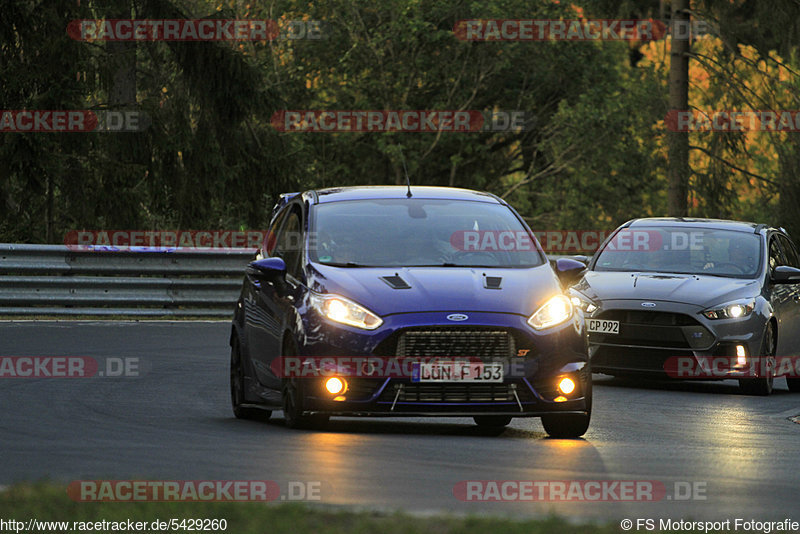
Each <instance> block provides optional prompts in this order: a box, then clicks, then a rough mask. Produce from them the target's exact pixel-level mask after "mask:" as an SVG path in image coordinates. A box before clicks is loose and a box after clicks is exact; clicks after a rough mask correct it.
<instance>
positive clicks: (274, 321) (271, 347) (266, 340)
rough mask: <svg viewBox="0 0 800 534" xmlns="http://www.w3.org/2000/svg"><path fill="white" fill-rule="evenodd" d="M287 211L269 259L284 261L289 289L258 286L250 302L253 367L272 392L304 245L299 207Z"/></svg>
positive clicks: (277, 383) (276, 383)
mask: <svg viewBox="0 0 800 534" xmlns="http://www.w3.org/2000/svg"><path fill="white" fill-rule="evenodd" d="M286 210H287V213H286V217H285V221H284V222H283V224H282V226H281V228H280V229H279V230H278V232H277V234H276V239H275V247H274V249H273V250H272V251H271V254H270V256H272V257H280V258H283V260H284V262H286V272H287V277H286V278H287V280H286V283H287V286H288V287H287V288H280V287H277V286H276V284H273V283H270V282H261V283H257V289H256V290H255V291H254V295H253V301H252V303H253V310H252V314H251V325H248V326H249V331H250V336H249V337H248V341H249V342H250V347H251V351H250V354H251V356H252V360H253V367H254V368H255V372H256V375H257V377H258V380H259V382H261V383H262V384H263V385H265V386H267V387H269V388H272V389H280V387H281V376H279V375H280V373H277V374H276V372H275V369H273V368H272V364H273V362H274V361H275V359H276V358H278V357H279V356H281V355H282V354H281V353H282V350H283V349H282V347H281V342H282V339H283V333H284V331H285V329H286V324H287V319H288V317H290V316H291V312H292V307H293V304H294V293H295V289H296V287H297V277H298V273H297V270H298V266H299V264H300V256H301V255H302V249H303V242H304V240H303V232H302V228H303V224H302V220H303V214H302V209H301V206H300V204H299V203H292V204H290V205H288V206H287V207H286ZM264 252H268V251H264ZM254 286H256V284H254ZM287 289H288V292H287Z"/></svg>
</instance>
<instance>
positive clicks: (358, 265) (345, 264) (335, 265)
mask: <svg viewBox="0 0 800 534" xmlns="http://www.w3.org/2000/svg"><path fill="white" fill-rule="evenodd" d="M320 263H322V265H329V266H331V267H354V268H359V267H377V265H364V264H361V263H357V262H355V261H348V262H345V263H323V262H320Z"/></svg>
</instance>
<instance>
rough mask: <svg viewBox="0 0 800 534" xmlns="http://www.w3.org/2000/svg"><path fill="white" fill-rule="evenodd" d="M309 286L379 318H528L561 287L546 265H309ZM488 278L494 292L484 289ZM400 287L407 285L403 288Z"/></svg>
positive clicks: (559, 290)
mask: <svg viewBox="0 0 800 534" xmlns="http://www.w3.org/2000/svg"><path fill="white" fill-rule="evenodd" d="M310 271H311V277H310V280H309V286H310V287H311V289H313V290H314V291H317V292H321V293H336V294H338V295H341V296H343V297H347V298H349V299H351V300H354V301H355V302H357V303H359V304H361V305H363V306H366V307H367V308H369V309H370V310H372V311H373V312H375V313H377V314H378V315H381V316H386V315H390V314H394V313H413V312H430V311H453V312H456V311H465V312H466V311H473V312H497V313H513V314H519V315H524V316H526V317H527V316H530V315H531V314H532V313H533V312H535V311H536V310H537V309H538V308H539V306H541V305H542V304H543V303H544V302H546V301H547V299H549V298H550V297H552V296H553V295H554V294H556V293H559V292H561V287H560V285H559V282H558V278H557V277H556V275H555V273H554V272H553V270H552V269H551V268H550V266H549V265H548V264H544V265H541V266H539V267H532V268H529V269H497V268H480V267H474V268H472V267H402V268H401V267H394V268H392V267H374V268H373V267H358V268H343V267H332V266H329V265H321V264H311V269H310ZM487 278H495V280H490V282H491V281H494V282H497V280H496V278H499V279H500V282H499V285H500V288H499V289H490V288H487V287H486V286H487ZM404 286H408V287H407V288H406V287H404Z"/></svg>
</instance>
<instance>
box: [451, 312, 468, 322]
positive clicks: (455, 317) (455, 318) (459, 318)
mask: <svg viewBox="0 0 800 534" xmlns="http://www.w3.org/2000/svg"><path fill="white" fill-rule="evenodd" d="M467 319H469V315H464V314H463V313H451V314H450V315H448V316H447V320H448V321H466V320H467Z"/></svg>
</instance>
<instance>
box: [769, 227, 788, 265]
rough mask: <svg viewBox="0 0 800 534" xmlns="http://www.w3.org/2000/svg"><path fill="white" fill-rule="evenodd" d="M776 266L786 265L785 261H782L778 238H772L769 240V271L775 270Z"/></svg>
mask: <svg viewBox="0 0 800 534" xmlns="http://www.w3.org/2000/svg"><path fill="white" fill-rule="evenodd" d="M778 265H786V260H784V259H783V253H782V252H781V247H780V245H779V244H778V237H777V236H774V235H773V236H772V237H771V238H770V240H769V270H770V272H772V271H774V270H775V267H777V266H778Z"/></svg>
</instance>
